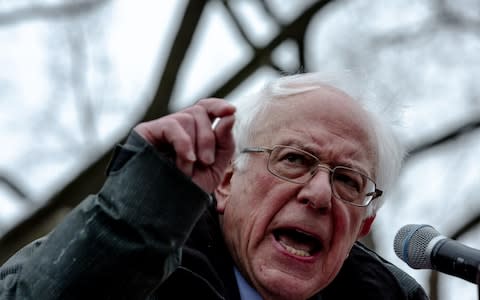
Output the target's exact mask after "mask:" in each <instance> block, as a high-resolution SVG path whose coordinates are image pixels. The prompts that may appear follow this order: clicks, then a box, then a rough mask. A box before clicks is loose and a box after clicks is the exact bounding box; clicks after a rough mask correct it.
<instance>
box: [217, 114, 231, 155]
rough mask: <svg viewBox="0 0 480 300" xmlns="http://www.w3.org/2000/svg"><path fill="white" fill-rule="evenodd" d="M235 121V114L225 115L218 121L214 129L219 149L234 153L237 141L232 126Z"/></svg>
mask: <svg viewBox="0 0 480 300" xmlns="http://www.w3.org/2000/svg"><path fill="white" fill-rule="evenodd" d="M234 123H235V116H234V115H229V116H226V117H223V118H221V119H220V120H219V121H218V122H217V125H216V126H215V129H214V131H215V138H216V143H217V150H218V151H222V152H224V151H225V152H230V154H232V153H233V148H234V147H235V142H234V140H233V133H232V128H233V125H234ZM229 158H230V157H229Z"/></svg>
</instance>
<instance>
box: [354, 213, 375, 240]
mask: <svg viewBox="0 0 480 300" xmlns="http://www.w3.org/2000/svg"><path fill="white" fill-rule="evenodd" d="M375 216H376V215H373V216H369V217H367V218H365V219H364V220H363V223H362V227H361V228H360V232H359V233H358V237H357V238H358V239H360V238H362V237H364V236H366V235H367V234H368V233H369V232H370V229H371V228H372V224H373V221H374V220H375Z"/></svg>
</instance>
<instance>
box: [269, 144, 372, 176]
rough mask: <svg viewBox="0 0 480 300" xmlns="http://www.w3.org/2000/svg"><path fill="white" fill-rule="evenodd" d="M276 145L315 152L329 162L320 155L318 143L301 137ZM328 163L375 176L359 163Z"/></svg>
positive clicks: (320, 158)
mask: <svg viewBox="0 0 480 300" xmlns="http://www.w3.org/2000/svg"><path fill="white" fill-rule="evenodd" d="M311 144H312V145H313V144H314V143H311ZM275 145H285V146H291V147H296V148H298V149H301V150H303V151H306V152H308V153H310V154H313V155H314V156H315V157H316V158H317V159H318V160H319V161H320V162H323V163H327V162H325V161H324V160H322V155H320V152H319V151H320V150H319V149H316V148H314V147H318V145H317V144H315V145H316V146H311V145H309V144H306V143H305V142H302V141H300V140H299V139H296V138H295V137H289V138H287V139H286V140H284V141H282V142H279V143H275ZM332 163H333V164H332ZM327 164H329V165H330V166H331V167H336V166H341V167H347V168H351V169H354V170H356V171H358V172H360V173H362V174H365V175H367V176H368V177H372V176H373V174H370V172H368V169H364V168H362V167H360V166H359V165H358V164H352V163H351V162H339V161H332V162H330V163H327ZM372 171H373V170H372ZM372 178H373V177H372Z"/></svg>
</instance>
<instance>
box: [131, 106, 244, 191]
mask: <svg viewBox="0 0 480 300" xmlns="http://www.w3.org/2000/svg"><path fill="white" fill-rule="evenodd" d="M234 113H235V107H234V106H233V105H231V104H229V103H228V102H226V101H225V100H222V99H217V98H208V99H203V100H200V101H199V102H197V103H196V104H194V105H192V106H190V107H188V108H186V109H184V110H182V111H179V112H176V113H173V114H170V115H167V116H165V117H162V118H159V119H156V120H153V121H149V122H144V123H141V124H139V125H137V126H136V127H135V128H134V130H135V131H136V132H137V133H138V134H140V135H141V136H142V137H143V138H144V139H145V140H147V141H148V142H149V143H150V144H152V145H153V146H155V147H157V148H158V149H165V148H173V151H174V154H175V164H176V166H177V167H178V168H179V169H180V170H181V171H182V172H183V173H185V175H187V176H189V177H191V178H192V181H193V182H195V183H196V184H197V185H198V186H200V187H201V188H202V189H203V190H204V191H205V192H207V193H211V192H213V190H214V189H215V188H216V186H217V185H218V184H219V183H220V180H221V177H222V175H223V172H224V171H225V168H226V167H227V166H228V164H229V161H230V159H231V156H232V154H233V151H234V146H235V145H234V140H233V136H232V127H233V123H234V121H235V118H234ZM217 118H219V121H218V122H216V126H214V127H213V126H212V124H213V122H214V121H215V120H216V119H217Z"/></svg>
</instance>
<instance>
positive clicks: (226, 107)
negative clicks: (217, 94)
mask: <svg viewBox="0 0 480 300" xmlns="http://www.w3.org/2000/svg"><path fill="white" fill-rule="evenodd" d="M197 105H200V106H202V107H204V108H205V109H206V111H207V114H208V116H209V118H210V120H211V121H213V120H215V119H216V118H222V117H226V116H229V115H233V114H234V113H235V106H233V105H232V104H230V103H228V102H227V101H225V100H223V99H219V98H206V99H202V100H200V101H198V102H197Z"/></svg>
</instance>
